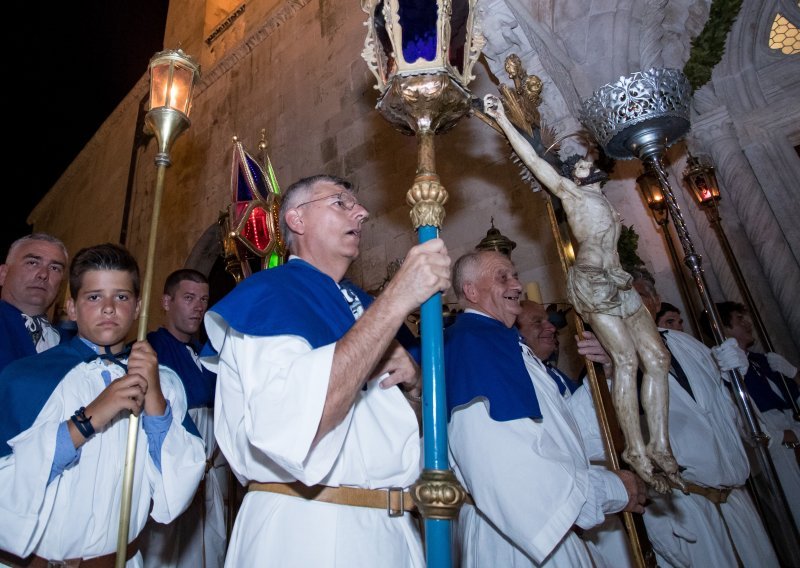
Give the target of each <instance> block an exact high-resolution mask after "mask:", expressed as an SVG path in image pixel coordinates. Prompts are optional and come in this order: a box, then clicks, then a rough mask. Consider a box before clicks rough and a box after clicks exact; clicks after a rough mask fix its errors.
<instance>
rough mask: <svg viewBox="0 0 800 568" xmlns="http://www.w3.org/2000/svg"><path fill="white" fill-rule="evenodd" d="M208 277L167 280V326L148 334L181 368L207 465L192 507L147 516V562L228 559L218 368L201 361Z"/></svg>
mask: <svg viewBox="0 0 800 568" xmlns="http://www.w3.org/2000/svg"><path fill="white" fill-rule="evenodd" d="M208 293H209V289H208V279H207V278H206V276H205V275H204V274H202V273H200V272H198V271H196V270H192V269H191V268H180V269H178V270H175V271H174V272H172V273H170V275H169V276H167V279H166V280H165V281H164V294H163V295H162V296H161V307H162V308H163V310H164V326H163V327H160V328H159V329H158V330H156V331H153V332H150V333H148V334H147V341H148V342H149V343H150V345H152V346H153V349H154V350H155V352H156V354H157V355H158V361H159V363H161V364H162V365H166V366H168V367H169V368H170V369H172V370H173V371H175V372H176V373H177V374H178V377H179V378H180V379H181V382H182V383H183V387H184V389H185V390H186V399H187V404H188V407H189V416H190V417H191V418H192V421H193V422H194V424H195V426H197V429H198V431H199V432H200V435H201V436H202V438H203V442H204V444H205V447H206V468H205V469H206V471H205V476H204V477H203V481H202V482H201V483H200V487H199V488H198V490H197V494H196V495H195V497H194V499H192V504H191V505H190V506H189V508H188V509H187V510H186V511H185V512H184V513H183V514H182V515H181V516H180V517H179V518H178V519H176V520H175V521H173V522H172V523H170V524H168V525H165V524H161V523H157V522H155V521H153V522H149V523H148V524H147V527H146V528H145V530H144V532H143V533H142V537H143V542H142V555H143V556H144V564H145V567H146V568H150V567H152V568H181V567H185V568H219V567H221V566H222V565H223V564H224V562H225V545H226V539H227V534H226V528H225V501H224V489H225V487H226V484H227V478H228V472H229V470H228V467H227V464H226V463H225V458H224V456H222V454H221V452H220V451H219V446H218V445H217V441H216V439H215V438H214V387H215V385H216V377H215V376H214V373H212V372H211V371H209V370H208V369H205V368H204V367H203V366H202V365H201V364H200V359H199V358H198V353H199V352H200V346H199V345H198V342H197V335H198V332H199V331H200V326H201V325H203V316H204V315H205V313H206V310H207V309H208Z"/></svg>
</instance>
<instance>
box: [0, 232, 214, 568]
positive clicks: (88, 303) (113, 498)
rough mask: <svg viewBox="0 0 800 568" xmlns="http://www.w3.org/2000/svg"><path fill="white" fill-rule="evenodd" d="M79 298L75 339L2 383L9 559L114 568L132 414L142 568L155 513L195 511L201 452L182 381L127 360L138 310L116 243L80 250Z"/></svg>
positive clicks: (75, 270) (132, 272) (0, 514)
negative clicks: (137, 419) (145, 532)
mask: <svg viewBox="0 0 800 568" xmlns="http://www.w3.org/2000/svg"><path fill="white" fill-rule="evenodd" d="M70 293H71V295H72V298H70V299H69V300H68V302H67V312H68V314H69V316H70V318H71V319H73V320H74V321H76V322H77V326H78V336H77V337H75V338H73V339H72V340H71V341H70V342H69V343H66V344H62V345H59V346H56V347H54V348H52V349H49V350H47V351H45V352H44V353H41V354H39V355H34V356H32V357H28V358H25V359H20V360H17V361H15V362H14V363H12V364H10V365H9V366H8V367H6V369H5V370H4V371H3V373H2V374H0V396H2V399H3V401H4V403H6V404H8V405H9V406H8V409H7V411H6V412H4V413H3V414H2V415H0V430H1V431H2V432H3V433H4V436H3V441H2V444H1V445H0V449H1V450H2V455H3V456H4V457H2V458H1V459H0V549H2V550H3V551H5V553H6V554H4V555H3V556H0V560H2V561H5V562H10V564H11V565H12V566H13V565H17V564H18V563H20V562H19V560H18V559H14V558H10V557H9V556H8V555H7V554H8V553H10V554H11V555H16V556H19V557H27V556H28V555H33V556H34V557H35V558H32V559H30V561H31V562H33V565H38V566H45V565H47V566H49V565H51V564H49V563H52V565H61V563H62V562H67V564H66V565H70V566H72V565H76V566H77V565H79V564H80V565H83V563H84V562H85V561H91V562H89V564H92V565H95V566H107V565H109V564H110V563H113V561H114V557H115V551H116V547H117V532H118V527H119V512H120V501H121V497H122V486H121V485H122V484H121V479H122V474H123V468H124V465H125V454H126V452H125V450H126V446H127V438H128V420H126V416H127V412H126V411H131V412H136V413H137V414H138V413H140V412H143V414H142V421H141V426H142V428H141V429H140V430H139V439H138V444H137V448H136V452H137V453H136V467H135V469H134V476H133V499H132V503H131V523H130V528H129V538H128V540H129V543H130V545H129V547H128V553H127V559H128V566H130V567H134V566H135V567H139V566H141V565H142V557H141V554H139V553H138V552H137V541H138V539H137V538H136V537H137V536H138V534H139V532H140V531H141V530H142V527H143V526H144V524H145V521H146V519H147V517H148V514H149V515H152V516H153V518H154V519H156V520H158V521H160V522H169V521H170V520H172V519H174V518H175V517H177V516H178V515H179V514H180V513H181V512H182V511H183V510H184V509H185V508H186V506H187V505H188V504H189V501H190V500H191V497H192V495H193V494H194V492H195V489H196V487H197V484H198V482H199V480H200V476H201V475H202V471H203V462H204V455H203V444H202V441H201V440H200V438H199V436H197V435H196V429H194V428H193V426H188V429H187V427H185V426H184V424H187V423H186V422H185V417H186V396H185V394H184V390H183V387H182V386H181V383H180V380H179V379H178V378H177V376H175V374H174V373H173V372H172V371H170V370H169V369H167V368H166V367H159V366H158V361H157V359H156V355H155V352H154V351H153V350H152V348H151V347H150V346H149V345H148V344H147V343H146V342H136V343H135V344H134V345H133V347H132V349H131V350H130V351H129V352H128V351H127V350H125V349H124V348H125V337H126V335H127V333H128V330H129V329H130V328H131V326H132V324H133V322H134V320H135V318H136V316H137V315H138V313H139V304H140V302H139V272H138V267H137V265H136V260H135V259H134V258H133V257H132V256H131V255H130V253H128V252H127V251H126V250H125V249H123V248H122V247H119V246H117V245H112V244H106V245H98V246H96V247H90V248H87V249H83V250H81V251H80V252H78V254H77V255H76V256H75V259H74V260H73V262H72V267H71V270H70ZM128 353H129V354H128ZM187 425H188V424H187ZM15 430H16V431H18V433H16V434H14V435H13V436H10V437H9V436H8V434H9V433H10V432H13V431H15ZM23 565H27V564H23Z"/></svg>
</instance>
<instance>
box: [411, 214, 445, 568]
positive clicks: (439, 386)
mask: <svg viewBox="0 0 800 568" xmlns="http://www.w3.org/2000/svg"><path fill="white" fill-rule="evenodd" d="M418 236H419V242H420V243H424V242H427V241H429V240H431V239H435V238H436V237H438V236H439V230H438V228H437V227H435V226H432V225H422V226H421V227H420V228H419V230H418ZM420 319H421V322H420V336H421V338H422V393H423V394H422V431H423V433H424V465H425V469H434V470H445V469H448V468H449V467H450V466H449V463H448V460H447V404H446V402H445V396H446V395H445V383H444V338H443V335H442V331H443V324H442V295H441V293H436V294H434V295H433V296H431V297H430V298H429V299H428V300H427V301H426V302H425V303H424V304H422V306H421V308H420ZM425 553H426V559H427V564H428V567H429V568H450V567H451V566H452V557H451V544H450V521H449V520H442V519H425Z"/></svg>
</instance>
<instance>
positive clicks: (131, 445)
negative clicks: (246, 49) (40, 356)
mask: <svg viewBox="0 0 800 568" xmlns="http://www.w3.org/2000/svg"><path fill="white" fill-rule="evenodd" d="M199 78H200V66H199V65H198V64H197V63H195V62H194V61H193V60H192V59H191V58H190V57H189V56H188V55H186V54H185V53H184V52H183V51H182V50H180V49H178V50H177V51H171V50H170V51H162V52H159V53H156V54H155V55H154V56H153V57H152V58H151V59H150V111H149V112H148V113H147V115H146V116H145V124H147V126H148V127H149V128H150V129H151V130H152V131H153V132H154V133H155V136H156V139H157V141H158V153H157V154H156V157H155V163H156V167H157V168H158V172H157V175H156V191H155V196H154V202H153V212H152V216H151V218H150V235H149V238H148V244H147V261H146V264H145V271H144V279H143V281H142V304H141V309H140V312H139V313H140V315H139V329H138V332H137V334H136V340H137V341H144V340H145V339H146V337H147V319H148V310H149V308H150V291H151V288H152V284H153V263H154V260H155V250H156V237H157V234H158V218H159V216H160V213H161V196H162V194H163V192H164V177H165V175H166V170H167V167H169V165H170V164H171V163H172V162H171V161H170V158H169V149H170V148H171V146H172V143H173V142H174V141H175V140H176V139H177V138H178V136H180V135H181V134H182V133H183V132H184V131H185V130H186V129H187V128H189V125H190V121H189V116H188V114H189V109H190V108H191V103H192V92H193V90H194V85H195V83H196V82H197V81H198V80H199ZM138 438H139V417H138V416H136V415H134V414H131V415H130V418H129V422H128V442H127V446H126V449H125V470H124V472H123V476H122V497H121V501H120V510H119V532H118V533H117V557H116V561H115V566H116V568H123V567H124V566H125V563H126V562H127V558H126V556H127V548H128V533H129V530H130V524H131V501H132V499H133V474H134V471H135V467H136V442H137V440H138Z"/></svg>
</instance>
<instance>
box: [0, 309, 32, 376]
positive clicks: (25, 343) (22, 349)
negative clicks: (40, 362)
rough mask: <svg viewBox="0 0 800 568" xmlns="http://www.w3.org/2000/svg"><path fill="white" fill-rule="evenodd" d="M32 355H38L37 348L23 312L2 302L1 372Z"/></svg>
mask: <svg viewBox="0 0 800 568" xmlns="http://www.w3.org/2000/svg"><path fill="white" fill-rule="evenodd" d="M31 355H36V347H35V346H34V345H33V341H31V335H30V333H28V330H27V329H25V323H24V322H23V321H22V312H21V311H19V310H18V309H17V308H15V307H14V306H12V305H11V304H9V303H8V302H6V301H4V300H0V371H2V370H3V369H4V368H5V367H6V365H8V364H9V363H11V362H12V361H15V360H16V359H21V358H23V357H29V356H31Z"/></svg>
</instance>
